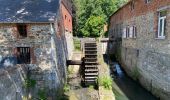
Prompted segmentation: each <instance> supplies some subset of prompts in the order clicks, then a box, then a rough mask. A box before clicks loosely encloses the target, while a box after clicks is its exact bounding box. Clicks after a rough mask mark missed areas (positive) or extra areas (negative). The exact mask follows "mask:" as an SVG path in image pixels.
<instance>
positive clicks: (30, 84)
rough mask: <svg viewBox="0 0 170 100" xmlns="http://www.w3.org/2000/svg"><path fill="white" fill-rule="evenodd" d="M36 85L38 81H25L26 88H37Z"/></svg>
mask: <svg viewBox="0 0 170 100" xmlns="http://www.w3.org/2000/svg"><path fill="white" fill-rule="evenodd" d="M35 85H36V80H33V79H30V78H27V79H25V83H24V86H25V87H26V88H31V87H35Z"/></svg>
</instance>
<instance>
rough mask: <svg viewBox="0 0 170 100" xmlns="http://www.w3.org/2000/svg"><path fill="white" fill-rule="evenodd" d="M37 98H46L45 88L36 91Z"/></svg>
mask: <svg viewBox="0 0 170 100" xmlns="http://www.w3.org/2000/svg"><path fill="white" fill-rule="evenodd" d="M38 100H47V95H46V92H45V90H39V91H38Z"/></svg>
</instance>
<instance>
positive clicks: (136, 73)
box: [109, 0, 170, 100]
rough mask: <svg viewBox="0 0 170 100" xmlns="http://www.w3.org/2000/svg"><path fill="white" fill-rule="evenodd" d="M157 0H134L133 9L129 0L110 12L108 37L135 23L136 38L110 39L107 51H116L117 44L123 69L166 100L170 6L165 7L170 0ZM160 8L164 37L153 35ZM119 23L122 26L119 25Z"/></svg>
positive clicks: (169, 67) (169, 86)
mask: <svg viewBox="0 0 170 100" xmlns="http://www.w3.org/2000/svg"><path fill="white" fill-rule="evenodd" d="M158 2H159V0H157V1H151V3H150V4H143V1H142V0H136V1H135V9H134V10H130V4H131V3H128V4H127V5H125V6H124V7H123V8H121V9H120V10H119V11H118V12H116V13H115V14H114V15H112V17H111V25H110V27H109V32H110V39H115V40H117V39H118V38H119V35H122V33H123V31H119V30H123V29H124V28H125V27H131V26H136V27H137V38H130V37H128V38H122V40H121V41H116V42H113V43H111V47H112V48H110V52H112V51H114V54H115V55H117V51H118V49H117V48H120V50H121V51H120V52H121V55H120V57H121V59H119V61H120V62H121V64H122V66H123V68H124V69H125V71H126V73H127V74H128V75H129V76H131V77H132V78H133V79H135V80H138V81H139V82H140V83H141V84H142V85H143V86H144V87H145V88H146V89H148V90H149V91H151V92H152V93H153V94H154V95H156V96H157V97H159V98H160V99H161V100H168V99H169V98H170V84H169V83H170V79H169V77H170V63H169V62H170V52H169V51H170V42H169V41H170V28H169V23H170V9H169V8H168V7H169V5H168V4H169V3H170V2H169V1H167V0H162V1H161V3H160V4H159V5H158ZM139 4H140V5H139ZM141 9H142V10H141ZM160 9H164V10H166V11H167V17H166V21H167V22H166V38H165V39H158V38H157V37H156V34H157V30H158V11H159V10H160ZM118 19H119V20H118ZM119 26H122V27H121V29H119ZM117 34H118V35H117ZM119 43H121V45H119ZM112 49H114V50H112Z"/></svg>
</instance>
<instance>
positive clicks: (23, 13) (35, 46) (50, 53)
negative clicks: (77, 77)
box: [0, 0, 73, 100]
mask: <svg viewBox="0 0 170 100" xmlns="http://www.w3.org/2000/svg"><path fill="white" fill-rule="evenodd" d="M62 10H63V4H62V1H61V0H3V1H1V3H0V98H1V100H21V99H23V97H25V96H27V95H28V94H29V97H32V98H38V95H37V94H38V92H39V91H42V90H43V91H45V92H46V93H47V97H48V96H49V97H51V98H52V99H53V100H56V99H57V98H56V97H57V96H56V94H58V93H59V92H57V90H59V88H62V86H63V84H64V82H65V80H66V67H67V65H66V60H67V59H68V58H69V57H68V54H70V55H71V51H72V50H70V49H72V48H67V39H66V36H67V34H65V31H63V30H64V27H63V26H64V24H63V23H64V22H63V20H62V19H63V18H64V16H63V15H62ZM70 23H71V20H70ZM71 27H72V26H71ZM70 30H71V29H70ZM71 32H72V31H71ZM69 41H72V40H71V38H69ZM70 46H73V44H71V43H70ZM27 80H31V82H32V81H34V86H33V87H31V86H32V85H31V86H29V91H28V89H27V88H28V87H27V88H26V87H25V85H26V84H27ZM30 84H33V83H30Z"/></svg>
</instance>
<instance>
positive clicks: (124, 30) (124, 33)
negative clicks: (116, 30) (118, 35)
mask: <svg viewBox="0 0 170 100" xmlns="http://www.w3.org/2000/svg"><path fill="white" fill-rule="evenodd" d="M122 37H123V38H126V28H124V29H123V34H122Z"/></svg>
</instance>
